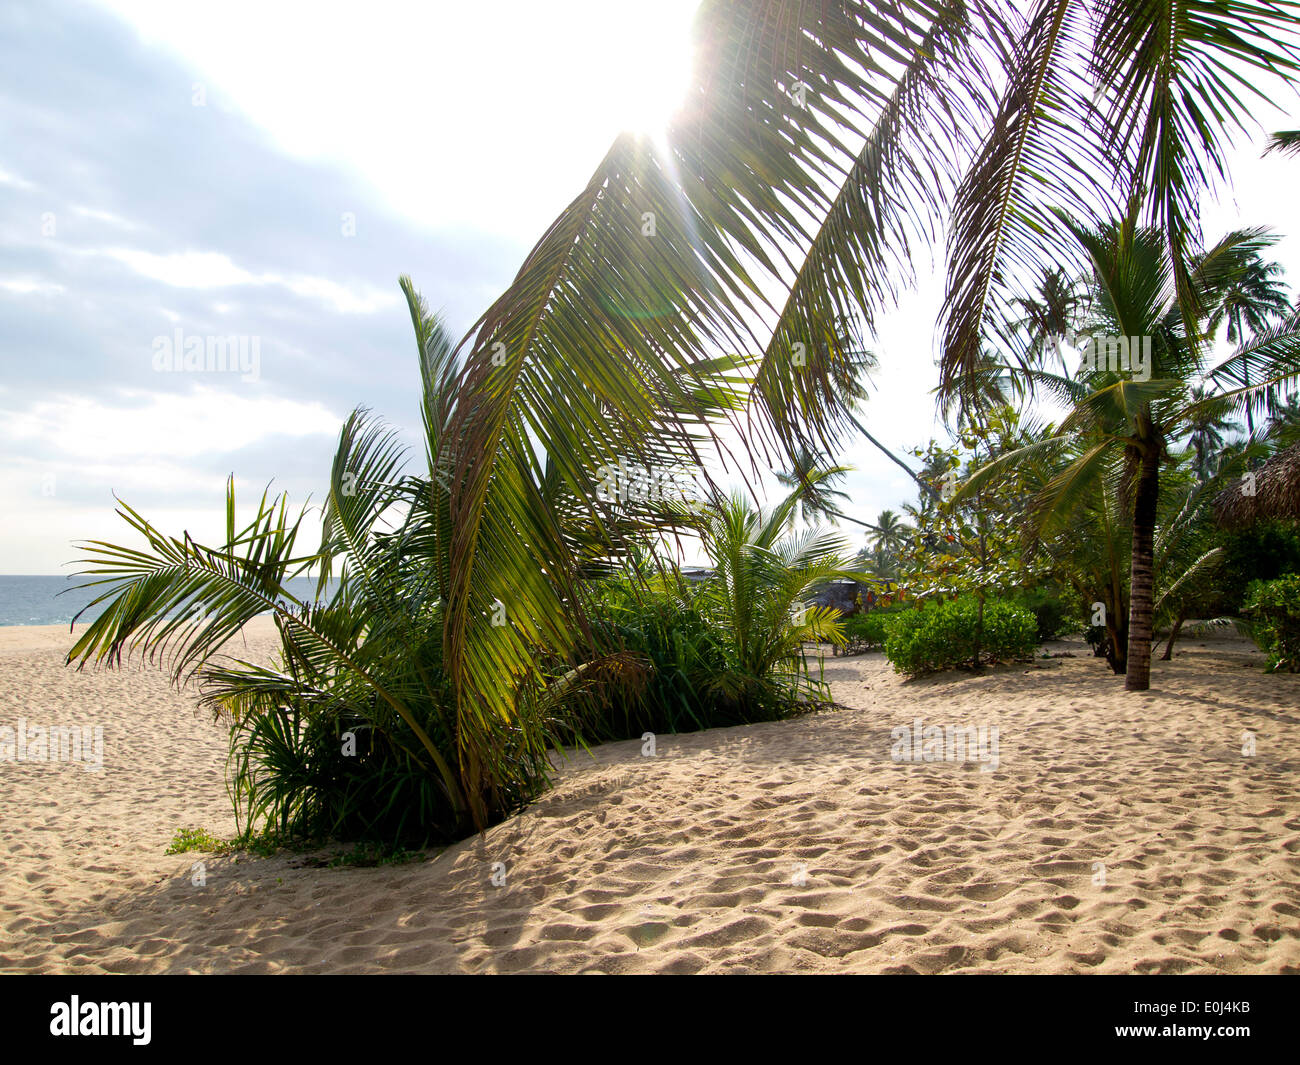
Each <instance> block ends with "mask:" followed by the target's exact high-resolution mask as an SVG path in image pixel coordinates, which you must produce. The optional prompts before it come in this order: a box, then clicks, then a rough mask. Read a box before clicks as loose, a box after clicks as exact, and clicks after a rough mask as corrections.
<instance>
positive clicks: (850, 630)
mask: <svg viewBox="0 0 1300 1065" xmlns="http://www.w3.org/2000/svg"><path fill="white" fill-rule="evenodd" d="M911 609H912V608H911V607H908V606H893V607H876V608H875V609H874V610H868V611H866V612H864V613H861V614H853V615H852V616H850V617H847V618H845V619H844V622H843V625H844V637H845V640H846V641H847V643H846V646H845V652H854V651H869V650H877V649H879V648H882V647H884V646H885V638H886V636H888V628H889V623H890V621H892V620H893V619H894V618H895V617H897V616H898V615H899V614H901V613H905V612H907V611H909V610H911ZM842 653H843V652H842Z"/></svg>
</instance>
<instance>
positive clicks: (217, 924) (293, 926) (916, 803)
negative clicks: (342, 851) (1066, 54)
mask: <svg viewBox="0 0 1300 1065" xmlns="http://www.w3.org/2000/svg"><path fill="white" fill-rule="evenodd" d="M254 628H255V629H257V630H258V631H257V632H255V634H254V635H253V636H252V637H250V644H251V645H252V648H253V650H254V651H255V652H256V651H258V650H259V649H265V647H266V646H267V644H266V638H267V629H266V628H265V626H261V623H260V622H259V623H258V625H257V626H254ZM68 646H69V640H68V635H67V632H66V630H65V629H63V628H62V627H53V628H28V629H23V628H5V629H0V726H2V725H11V726H12V725H14V724H16V719H17V718H19V717H25V718H26V719H27V720H28V722H29V724H88V725H92V726H93V725H101V726H102V727H103V728H104V734H105V758H104V764H105V771H104V772H103V773H102V774H96V773H91V772H87V771H86V770H85V769H84V768H83V767H81V766H79V765H70V764H62V765H51V764H31V763H28V764H13V763H6V764H0V785H2V786H0V927H2V928H3V933H2V934H0V971H4V972H27V971H34V972H381V971H439V972H447V971H451V972H456V971H466V972H484V971H501V972H513V971H521V970H526V971H539V970H546V971H561V972H582V971H602V972H609V973H615V972H701V971H703V972H733V971H739V972H772V971H812V972H837V971H852V972H909V971H916V972H924V973H932V972H963V971H985V972H987V971H997V972H1108V973H1114V972H1134V971H1136V972H1300V798H1298V797H1297V784H1298V783H1300V753H1298V751H1300V743H1298V742H1297V741H1298V740H1300V676H1267V675H1265V674H1263V673H1262V672H1261V671H1260V669H1259V666H1260V663H1261V661H1262V659H1261V656H1260V655H1259V654H1258V653H1257V652H1255V651H1254V650H1253V648H1251V647H1250V645H1248V644H1245V643H1243V642H1241V641H1236V640H1218V641H1204V642H1200V641H1196V640H1189V641H1187V642H1186V643H1184V644H1183V645H1182V650H1181V651H1180V653H1179V654H1178V656H1177V658H1176V659H1175V661H1174V662H1172V663H1164V662H1157V663H1156V664H1155V671H1154V678H1153V684H1154V687H1155V688H1156V689H1157V690H1156V691H1153V692H1150V693H1146V694H1142V695H1130V694H1126V693H1125V692H1124V690H1123V681H1122V679H1120V678H1115V677H1113V676H1111V674H1110V673H1109V671H1108V670H1107V669H1106V667H1105V664H1104V663H1103V662H1101V661H1100V660H1097V659H1094V658H1092V657H1091V656H1090V655H1088V652H1087V650H1086V648H1082V647H1081V646H1080V645H1078V644H1076V645H1074V647H1073V648H1072V649H1073V650H1074V651H1075V652H1076V653H1077V654H1078V655H1079V657H1076V658H1065V659H1056V660H1052V661H1040V662H1038V663H1036V664H1035V665H1034V666H1033V667H1028V666H1023V667H1019V668H1016V669H1008V670H1001V671H998V672H996V673H991V674H987V675H985V676H982V677H978V678H972V677H969V676H966V675H964V674H963V675H955V674H954V675H948V676H944V677H941V678H934V679H929V680H924V681H920V682H914V683H903V682H902V681H901V680H900V679H899V678H897V677H896V676H895V675H894V674H893V673H892V672H891V671H890V669H889V667H888V664H887V663H885V662H884V660H883V658H882V657H881V656H879V655H867V656H862V657H858V658H848V659H828V661H827V675H828V678H829V679H830V680H831V681H832V683H833V685H834V689H835V693H836V697H837V698H838V699H839V700H840V701H841V702H843V703H845V704H847V705H849V706H851V707H856V708H857V709H851V710H845V711H842V712H839V713H833V714H819V715H815V716H812V717H808V718H804V719H801V720H797V721H792V722H784V723H779V724H771V725H757V726H751V727H747V728H737V729H726V730H717V731H712V732H708V733H703V734H695V735H688V736H680V737H673V736H661V737H659V739H658V755H657V757H655V758H653V759H651V758H643V757H642V756H641V753H640V746H641V745H640V743H639V742H628V743H618V744H610V745H606V746H604V747H601V748H599V749H597V750H596V751H595V756H596V758H595V761H594V762H593V761H592V760H591V759H590V758H588V757H587V756H585V755H584V756H581V757H580V758H579V759H577V760H575V761H574V762H573V763H571V764H570V765H569V766H568V767H567V768H566V769H565V772H564V774H563V776H562V779H561V782H560V784H559V786H558V787H557V788H556V789H555V790H554V791H553V792H551V793H549V794H548V795H547V796H546V797H544V798H543V799H542V800H541V801H539V802H538V803H536V804H535V805H534V806H532V807H531V808H530V809H528V810H527V811H525V812H524V813H523V814H521V815H520V816H518V817H515V818H513V819H511V820H510V821H508V822H506V823H505V824H502V825H499V826H497V827H496V828H494V829H492V830H491V831H489V832H487V833H486V834H485V835H483V836H482V837H478V838H475V839H471V840H468V841H466V842H464V843H461V844H460V845H458V846H456V847H453V848H451V849H450V850H448V851H446V852H445V853H443V854H441V855H440V856H438V857H436V858H432V859H429V860H425V861H417V862H412V863H408V864H404V865H396V866H384V867H379V868H369V869H357V868H322V867H319V866H317V865H313V864H312V860H311V858H310V857H306V856H302V855H292V856H283V857H276V858H271V859H248V858H244V859H241V860H236V859H234V858H230V857H227V858H214V857H212V856H210V855H202V854H183V855H174V856H170V857H169V856H166V855H164V853H163V852H164V851H165V849H166V848H167V846H168V844H169V842H170V841H171V839H172V836H173V835H174V834H175V832H176V831H177V830H178V829H180V828H182V827H202V828H205V829H207V830H208V831H210V832H212V833H213V834H215V835H219V836H221V835H230V834H232V833H233V831H234V827H235V826H234V820H233V817H232V814H231V811H230V805H229V801H228V799H227V797H226V793H225V786H224V783H223V779H224V778H223V770H224V760H225V752H226V746H225V740H224V737H223V735H222V734H221V731H220V730H219V729H218V728H216V727H215V726H213V725H212V724H211V723H210V722H209V721H208V720H207V718H206V716H205V715H200V714H199V713H198V711H197V710H196V708H195V705H194V701H193V699H192V697H190V696H188V695H178V694H177V693H175V692H174V691H171V690H169V688H168V686H167V683H166V680H165V678H164V677H162V676H161V675H160V674H158V673H156V672H142V671H141V670H139V669H138V668H131V669H128V670H125V671H123V672H119V673H111V672H97V673H94V672H90V671H87V672H85V673H80V674H78V673H76V672H74V671H73V670H71V669H68V668H66V667H64V666H63V665H62V664H61V662H62V652H63V651H64V650H65V649H66V648H67V647H68ZM1062 646H1063V645H1062ZM917 717H919V718H921V719H922V720H923V721H924V723H925V724H927V725H949V724H952V725H962V724H968V723H969V724H975V725H981V724H982V725H988V726H997V728H998V730H999V762H1000V764H999V768H998V769H997V770H996V771H995V772H982V771H981V770H980V769H979V767H978V766H977V765H975V764H955V763H949V762H933V763H924V762H922V763H918V764H903V763H897V762H894V761H892V760H891V758H890V749H891V746H892V743H893V740H892V739H891V734H890V733H891V729H893V728H894V727H895V726H897V725H910V724H911V723H912V721H913V720H914V719H915V718H917ZM1244 732H1250V733H1252V734H1253V735H1254V737H1255V743H1256V747H1257V753H1256V754H1255V755H1254V756H1253V757H1245V756H1243V754H1242V751H1241V748H1242V742H1243V740H1242V734H1243V733H1244ZM200 860H202V861H204V862H205V864H206V874H207V882H206V886H204V887H196V886H194V885H193V884H192V882H191V872H192V867H193V863H194V862H196V861H200ZM496 862H502V863H505V866H506V884H505V886H503V887H494V886H493V885H492V884H491V883H490V877H491V875H492V867H493V863H496ZM1096 863H1102V864H1103V865H1104V871H1105V878H1106V882H1105V885H1104V886H1102V885H1101V884H1100V883H1098V882H1096V881H1097V878H1098V874H1099V872H1100V871H1101V868H1102V867H1101V866H1098V865H1097V864H1096ZM805 866H806V870H805V873H804V876H803V877H800V876H799V871H800V869H801V868H802V867H805ZM796 881H802V882H801V883H796Z"/></svg>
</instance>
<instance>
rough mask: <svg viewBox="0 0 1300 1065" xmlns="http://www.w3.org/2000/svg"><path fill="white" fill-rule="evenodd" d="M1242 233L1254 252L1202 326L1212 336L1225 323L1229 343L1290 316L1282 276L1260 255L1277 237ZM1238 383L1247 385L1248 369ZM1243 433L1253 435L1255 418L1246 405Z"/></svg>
mask: <svg viewBox="0 0 1300 1065" xmlns="http://www.w3.org/2000/svg"><path fill="white" fill-rule="evenodd" d="M1243 233H1251V234H1254V235H1255V238H1256V244H1255V246H1254V249H1253V250H1252V251H1251V252H1250V253H1249V254H1248V255H1246V256H1245V261H1243V262H1242V263H1241V264H1240V266H1239V268H1238V269H1237V270H1236V271H1234V274H1233V277H1232V279H1231V280H1230V281H1228V283H1227V284H1225V285H1223V286H1222V287H1221V288H1220V290H1219V291H1218V292H1216V294H1215V303H1214V306H1213V307H1211V308H1209V321H1208V322H1207V324H1206V328H1207V330H1208V331H1209V332H1210V333H1214V332H1216V331H1217V330H1218V329H1219V327H1220V326H1221V325H1223V324H1224V323H1225V322H1226V323H1227V326H1228V331H1227V336H1228V341H1229V342H1230V343H1237V342H1238V341H1242V340H1245V339H1246V336H1247V335H1248V334H1249V335H1252V336H1262V335H1263V334H1264V333H1266V332H1267V331H1268V330H1269V328H1270V327H1272V326H1273V325H1275V324H1276V323H1277V322H1280V321H1282V320H1284V319H1286V318H1287V317H1289V316H1290V315H1291V313H1292V311H1291V303H1290V300H1289V299H1288V298H1287V290H1286V285H1285V284H1283V283H1282V281H1281V279H1280V278H1281V275H1282V274H1283V273H1284V271H1283V269H1282V265H1281V263H1277V262H1269V261H1266V260H1265V259H1264V257H1263V254H1262V251H1263V249H1264V248H1266V247H1269V246H1271V245H1272V244H1274V243H1276V241H1277V237H1276V236H1275V235H1273V234H1270V233H1268V232H1266V231H1265V230H1263V229H1253V230H1244V231H1243ZM1242 383H1243V384H1246V385H1249V384H1250V378H1249V370H1247V376H1246V379H1245V380H1244V381H1243V382H1242ZM1246 431H1247V432H1248V433H1249V434H1250V435H1251V436H1252V437H1253V436H1254V435H1255V416H1254V413H1253V412H1252V410H1251V408H1250V407H1249V406H1247V407H1246Z"/></svg>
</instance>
